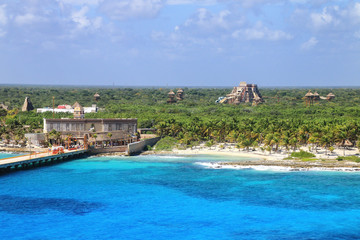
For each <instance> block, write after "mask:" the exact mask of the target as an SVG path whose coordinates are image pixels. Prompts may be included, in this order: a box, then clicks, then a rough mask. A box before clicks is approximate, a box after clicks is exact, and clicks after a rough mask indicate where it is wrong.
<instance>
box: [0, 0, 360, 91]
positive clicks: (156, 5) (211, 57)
mask: <svg viewBox="0 0 360 240" xmlns="http://www.w3.org/2000/svg"><path fill="white" fill-rule="evenodd" d="M0 51H1V54H0V84H9V83H12V84H52V85H53V84H56V85H108V86H111V85H116V86H234V85H237V84H238V83H239V82H240V81H247V82H249V83H257V84H258V85H260V86H359V85H360V1H351V0H349V1H346V0H288V1H285V0H0Z"/></svg>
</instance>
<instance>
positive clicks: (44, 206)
mask: <svg viewBox="0 0 360 240" xmlns="http://www.w3.org/2000/svg"><path fill="white" fill-rule="evenodd" d="M103 206H104V205H103V204H101V203H97V202H86V201H79V200H76V199H64V198H32V197H18V196H11V195H0V211H3V212H7V213H10V214H29V215H31V214H33V215H40V214H46V213H47V211H48V210H54V211H58V212H62V213H64V214H67V215H85V214H88V213H90V212H92V211H95V210H97V209H99V208H101V207H103Z"/></svg>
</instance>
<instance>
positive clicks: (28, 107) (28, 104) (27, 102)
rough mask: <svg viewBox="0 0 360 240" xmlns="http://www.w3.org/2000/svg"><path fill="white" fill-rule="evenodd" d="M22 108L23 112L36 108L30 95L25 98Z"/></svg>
mask: <svg viewBox="0 0 360 240" xmlns="http://www.w3.org/2000/svg"><path fill="white" fill-rule="evenodd" d="M21 110H22V111H23V112H28V111H31V110H34V106H33V105H32V103H31V101H30V98H29V97H26V98H25V101H24V105H23V107H22V109H21Z"/></svg>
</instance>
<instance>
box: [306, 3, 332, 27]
mask: <svg viewBox="0 0 360 240" xmlns="http://www.w3.org/2000/svg"><path fill="white" fill-rule="evenodd" d="M311 20H312V22H313V24H314V26H315V27H317V28H319V27H323V26H325V25H328V24H330V23H332V21H333V20H334V18H333V16H332V15H331V14H330V13H328V12H327V8H324V9H323V11H322V13H312V14H311Z"/></svg>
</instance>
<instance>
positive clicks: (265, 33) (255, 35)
mask: <svg viewBox="0 0 360 240" xmlns="http://www.w3.org/2000/svg"><path fill="white" fill-rule="evenodd" d="M232 37H233V38H235V39H240V40H268V41H278V40H290V39H293V36H292V35H291V34H288V33H285V32H283V31H281V30H271V29H269V28H267V27H265V26H263V25H262V23H261V22H260V23H257V24H256V25H255V26H254V27H252V28H245V29H240V30H236V31H234V32H233V33H232Z"/></svg>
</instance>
